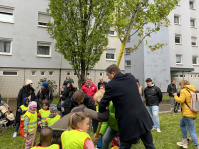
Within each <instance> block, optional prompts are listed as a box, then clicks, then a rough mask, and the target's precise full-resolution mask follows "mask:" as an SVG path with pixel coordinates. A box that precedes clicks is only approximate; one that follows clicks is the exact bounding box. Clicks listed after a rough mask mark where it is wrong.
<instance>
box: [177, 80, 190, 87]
mask: <svg viewBox="0 0 199 149" xmlns="http://www.w3.org/2000/svg"><path fill="white" fill-rule="evenodd" d="M179 85H180V86H181V88H183V87H184V86H185V85H190V82H189V81H187V80H182V81H180V83H179Z"/></svg>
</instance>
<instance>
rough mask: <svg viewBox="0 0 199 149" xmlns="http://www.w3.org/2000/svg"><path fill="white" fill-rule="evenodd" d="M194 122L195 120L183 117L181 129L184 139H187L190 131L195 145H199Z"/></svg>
mask: <svg viewBox="0 0 199 149" xmlns="http://www.w3.org/2000/svg"><path fill="white" fill-rule="evenodd" d="M194 120H195V118H189V117H183V118H182V119H181V121H180V129H181V132H182V137H183V138H187V129H188V131H189V134H190V136H191V139H192V141H193V143H194V145H199V144H198V137H197V135H196V131H195V125H194Z"/></svg>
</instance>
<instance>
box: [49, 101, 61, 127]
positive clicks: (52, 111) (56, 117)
mask: <svg viewBox="0 0 199 149" xmlns="http://www.w3.org/2000/svg"><path fill="white" fill-rule="evenodd" d="M60 118H61V116H60V115H59V114H57V105H55V104H52V105H51V106H50V115H49V117H48V118H47V119H46V126H52V125H53V124H54V123H55V122H57V121H58V120H60Z"/></svg>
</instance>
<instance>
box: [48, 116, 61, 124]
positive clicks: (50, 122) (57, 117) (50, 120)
mask: <svg viewBox="0 0 199 149" xmlns="http://www.w3.org/2000/svg"><path fill="white" fill-rule="evenodd" d="M60 118H61V116H60V115H59V114H57V115H56V116H55V117H53V118H47V119H46V122H47V123H48V126H52V125H53V124H54V123H55V122H57V121H58V120H60Z"/></svg>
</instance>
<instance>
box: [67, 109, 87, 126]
mask: <svg viewBox="0 0 199 149" xmlns="http://www.w3.org/2000/svg"><path fill="white" fill-rule="evenodd" d="M86 118H90V117H89V116H88V115H86V114H85V113H84V112H77V113H75V114H73V115H71V116H70V118H69V121H68V130H72V129H78V128H77V123H81V122H82V121H83V120H85V119H86Z"/></svg>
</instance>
